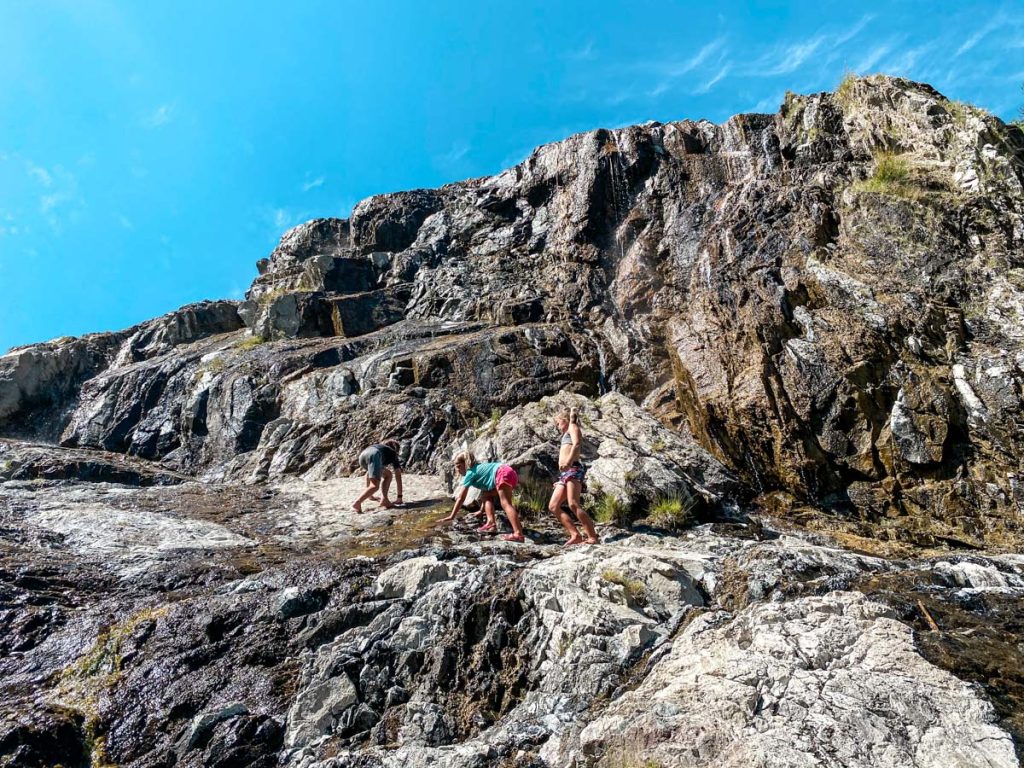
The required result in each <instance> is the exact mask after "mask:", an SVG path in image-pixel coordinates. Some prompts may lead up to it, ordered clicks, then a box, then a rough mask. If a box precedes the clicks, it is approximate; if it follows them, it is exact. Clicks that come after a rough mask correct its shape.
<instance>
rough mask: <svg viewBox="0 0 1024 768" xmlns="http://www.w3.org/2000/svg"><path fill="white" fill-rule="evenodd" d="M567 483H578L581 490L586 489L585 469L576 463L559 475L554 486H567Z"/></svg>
mask: <svg viewBox="0 0 1024 768" xmlns="http://www.w3.org/2000/svg"><path fill="white" fill-rule="evenodd" d="M569 483H579V484H580V487H581V488H586V487H587V468H586V467H585V466H583V465H582V464H581V463H580V462H578V461H577V462H576V463H575V464H573V465H572V466H571V467H569V468H568V469H567V470H565V472H562V473H561V474H559V475H558V479H557V480H556V481H555V485H568V484H569Z"/></svg>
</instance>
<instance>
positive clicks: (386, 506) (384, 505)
mask: <svg viewBox="0 0 1024 768" xmlns="http://www.w3.org/2000/svg"><path fill="white" fill-rule="evenodd" d="M380 506H381V508H383V509H394V508H395V505H394V504H392V503H391V502H390V501H382V502H381V503H380Z"/></svg>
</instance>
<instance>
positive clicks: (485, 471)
mask: <svg viewBox="0 0 1024 768" xmlns="http://www.w3.org/2000/svg"><path fill="white" fill-rule="evenodd" d="M455 471H456V472H458V473H459V474H460V475H462V489H461V490H460V491H459V495H458V496H456V497H455V506H454V507H452V511H451V514H450V515H448V517H446V518H444V520H445V521H448V520H454V519H455V516H456V515H458V514H459V510H460V509H462V505H463V503H465V501H466V494H467V493H469V489H470V488H476V489H478V490H479V491H480V492H481V493H480V503H481V504H482V505H483V508H484V514H486V515H487V522H486V523H484V525H483V526H481V527H480V528H479V529H478V530H479V531H480V532H482V533H493V532H494V531H496V530H497V523H496V522H495V519H494V500H495V499H497V500H498V502H499V503H500V504H501V508H502V509H503V510H505V515H506V516H507V517H508V522H509V524H510V525H511V526H512V533H509V534H507V535H505V536H503V537H502V538H503V539H505V540H506V541H519V542H522V541H525V537H524V536H523V528H522V526H521V525H520V523H519V512H518V511H517V510H516V507H515V504H513V503H512V491H513V490H514V489H515V487H516V485H518V484H519V475H517V474H516V471H515V470H514V469H512V467H510V466H509V465H508V464H499V463H497V462H484V463H481V462H478V461H477V460H476V457H475V456H473V454H472V453H471V452H470V451H460V452H459V453H457V454H455Z"/></svg>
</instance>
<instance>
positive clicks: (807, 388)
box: [0, 77, 1024, 542]
mask: <svg viewBox="0 0 1024 768" xmlns="http://www.w3.org/2000/svg"><path fill="white" fill-rule="evenodd" d="M1022 164H1024V135H1022V133H1021V131H1020V130H1019V129H1016V128H1012V127H1008V126H1006V125H1004V124H1002V123H1001V122H1000V121H999V120H998V119H996V118H993V117H990V116H987V115H985V114H983V113H982V112H981V111H979V110H976V109H974V108H971V107H967V106H964V105H961V104H957V103H953V102H950V101H948V100H946V99H945V98H944V97H942V96H941V95H940V94H938V93H937V92H935V91H934V90H933V89H931V88H929V87H928V86H926V85H921V84H917V83H912V82H908V81H904V80H899V79H893V78H885V77H872V78H865V79H850V80H848V81H845V82H844V84H843V86H842V87H841V88H840V89H839V90H838V91H837V92H836V93H834V94H817V95H813V96H806V97H805V96H789V97H787V99H786V102H785V103H784V104H783V105H782V108H781V111H780V112H779V113H778V114H776V115H739V116H737V117H734V118H732V119H730V120H729V121H727V122H726V123H724V124H722V125H712V124H710V123H707V122H696V123H694V122H689V121H684V122H679V123H669V124H656V123H649V124H645V125H642V126H635V127H631V128H624V129H619V130H614V131H607V130H597V131H591V132H589V133H585V134H580V135H577V136H573V137H571V138H569V139H566V140H565V141H562V142H558V143H555V144H550V145H546V146H543V147H540V148H539V149H538V150H536V151H535V152H534V153H533V154H532V155H531V156H530V157H529V158H528V159H527V160H526V161H524V162H523V163H521V164H520V165H517V166H516V167H514V168H511V169H509V170H507V171H505V172H503V173H500V174H498V175H497V176H493V177H489V178H483V179H474V180H470V181H466V182H461V183H458V184H451V185H448V186H446V187H442V188H440V189H437V190H419V191H415V192H404V193H398V194H393V195H382V196H378V197H373V198H370V199H368V200H365V201H363V202H362V203H360V204H359V205H358V206H356V208H355V210H354V211H353V213H352V217H351V219H349V220H343V219H324V220H317V221H313V222H309V223H307V224H304V225H302V226H300V227H297V228H296V229H294V230H292V231H290V232H288V233H287V234H286V235H285V236H284V237H283V238H282V240H281V243H280V245H279V246H278V248H277V249H275V251H274V252H273V253H272V254H271V256H270V257H269V259H265V260H262V261H261V262H260V263H259V265H258V266H259V269H260V275H259V277H258V278H257V279H256V281H255V282H254V283H253V285H252V288H251V289H250V290H249V293H248V295H247V300H246V301H245V302H243V303H242V304H241V306H240V307H239V308H238V313H237V314H238V316H240V317H241V318H242V319H243V320H244V322H245V324H246V325H247V326H248V327H249V329H250V330H249V331H248V332H246V331H240V330H236V329H237V328H238V327H239V325H240V324H239V323H238V321H237V319H235V316H234V314H233V312H230V311H228V310H227V308H225V306H224V305H222V304H219V305H214V308H213V309H204V310H202V311H197V310H196V309H194V308H186V309H185V310H182V312H183V313H185V315H186V316H187V317H189V318H191V320H189V321H187V322H182V313H178V314H175V315H171V316H168V317H167V318H162V319H160V320H156V321H152V323H150V324H147V326H143V327H142V328H143V329H146V330H139V329H134V330H133V331H132V332H125V333H123V334H107V335H98V336H94V337H86V338H84V339H82V340H70V341H69V340H62V341H58V342H51V343H50V344H47V345H38V346H35V347H29V348H23V349H21V350H17V351H15V352H12V353H10V354H9V355H7V356H5V357H3V358H0V429H2V430H3V432H4V433H5V434H8V435H13V436H24V435H30V436H32V437H36V438H40V437H41V438H43V439H50V440H58V439H59V441H60V442H61V443H62V444H63V445H66V446H71V447H84V448H96V449H102V450H105V451H114V452H121V453H128V454H131V455H133V456H138V457H141V458H144V459H149V460H157V461H160V462H161V463H162V464H164V465H165V466H167V467H168V468H170V469H173V470H175V471H180V472H185V473H188V474H193V475H204V476H207V477H219V478H230V477H239V478H249V479H260V478H265V477H273V476H280V475H282V474H291V473H306V474H307V475H309V476H319V477H324V476H330V475H333V474H336V473H338V472H345V471H347V470H348V469H349V468H350V466H351V460H352V457H353V456H354V455H355V454H356V453H357V451H358V448H359V447H360V446H361V445H362V444H363V443H365V442H367V441H369V440H371V439H373V438H374V437H376V436H378V435H380V434H382V433H389V434H394V435H395V436H397V437H400V438H402V439H403V440H404V441H405V442H406V444H407V446H408V448H407V451H408V456H407V458H408V459H409V461H410V462H411V463H412V464H413V465H414V466H437V465H438V462H439V457H442V456H443V454H444V452H445V451H446V450H447V449H448V446H449V445H450V444H451V442H452V440H454V439H457V438H458V437H459V436H460V435H462V434H463V433H464V431H465V429H466V428H467V427H471V426H472V425H473V424H474V423H479V421H480V420H486V419H489V418H490V416H491V414H492V413H493V412H495V411H502V412H503V411H505V410H507V409H509V408H512V407H515V406H520V405H526V404H528V403H530V402H535V401H537V400H539V399H540V398H542V397H544V396H547V395H552V394H555V393H557V392H559V391H566V390H567V391H570V392H576V393H579V394H584V395H589V396H593V395H597V394H600V393H601V392H603V391H605V390H607V389H614V390H616V391H619V392H621V393H623V394H625V395H627V396H629V397H631V398H634V399H635V400H636V401H637V402H639V403H641V404H642V405H643V406H644V407H645V408H646V409H647V410H648V411H649V412H651V413H653V414H655V415H656V416H658V417H659V418H661V419H662V420H664V421H665V422H666V423H670V424H672V425H674V426H676V427H677V428H678V429H679V430H680V431H681V432H684V433H685V432H688V433H691V434H692V435H693V436H694V437H695V438H696V440H697V441H698V442H699V443H700V444H701V445H702V446H703V448H704V449H705V450H706V451H707V452H709V453H710V455H712V456H714V457H716V458H717V459H718V460H719V461H720V462H722V463H724V464H725V465H726V466H727V467H728V468H729V469H730V470H731V471H732V472H734V473H735V474H736V475H737V476H738V477H740V478H741V479H742V480H743V481H744V482H745V483H746V484H747V486H748V488H750V489H751V492H752V493H755V494H756V493H763V492H781V495H780V493H776V494H775V495H774V496H773V497H772V501H773V503H774V504H776V505H779V504H781V505H782V507H783V508H788V507H791V506H793V505H794V504H800V503H803V502H806V501H811V502H813V503H816V504H824V505H826V506H827V507H830V508H833V509H836V510H839V511H845V512H850V511H856V512H857V513H859V516H860V517H861V518H863V519H865V520H868V521H872V522H874V523H878V524H881V525H883V526H888V527H892V528H893V529H894V530H897V531H898V532H899V535H905V534H906V532H907V531H910V532H911V533H910V534H907V535H912V536H918V537H923V539H924V540H938V539H936V538H935V537H945V538H947V539H957V540H961V541H967V542H978V541H980V540H985V539H989V540H992V541H998V540H1002V539H1012V538H1013V537H1014V536H1016V534H1017V533H1018V530H1017V523H1016V522H1015V520H1016V518H1017V517H1018V511H1019V508H1020V504H1021V494H1022V493H1024V492H1022V491H1021V489H1020V483H1019V479H1018V474H1019V471H1020V460H1021V454H1020V451H1021V448H1020V446H1021V440H1020V437H1021V434H1020V421H1019V415H1018V414H1019V410H1020V404H1021V391H1022V390H1021V382H1022V375H1021V366H1022V355H1024V347H1022V342H1024V333H1022V331H1021V328H1022V327H1024V326H1022V321H1024V296H1022V291H1021V287H1022V285H1024V283H1022V277H1024V273H1022V272H1021V267H1022V261H1021V259H1022V256H1021V254H1022V245H1024V223H1022V221H1024V220H1022V214H1024V191H1022V190H1024V186H1022V178H1024V172H1022ZM214 310H216V311H214ZM231 332H234V335H225V334H229V333H231ZM140 334H142V335H143V336H144V338H140ZM146 334H149V335H148V336H147V335H146ZM150 336H151V337H152V339H150ZM158 337H159V338H158Z"/></svg>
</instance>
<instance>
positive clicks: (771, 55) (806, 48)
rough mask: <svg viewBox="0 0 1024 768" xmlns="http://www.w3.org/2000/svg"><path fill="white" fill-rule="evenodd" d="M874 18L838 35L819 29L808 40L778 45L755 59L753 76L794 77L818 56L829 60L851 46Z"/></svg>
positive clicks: (866, 16) (865, 17) (871, 17)
mask: <svg viewBox="0 0 1024 768" xmlns="http://www.w3.org/2000/svg"><path fill="white" fill-rule="evenodd" d="M873 18H874V16H872V15H871V14H867V15H865V16H862V17H861V19H860V20H859V21H858V22H857V23H856V24H854V25H853V26H852V27H850V28H849V29H848V30H846V31H844V32H840V33H838V34H836V33H833V32H825V31H824V30H819V31H818V32H817V33H816V34H814V35H812V36H811V37H809V38H807V39H806V40H800V41H798V42H793V43H780V44H778V45H775V46H773V47H772V48H770V49H769V50H768V51H767V52H765V53H764V54H763V55H762V56H760V57H759V58H758V59H756V60H755V62H754V64H753V66H752V67H751V69H750V74H752V75H760V76H762V77H774V76H776V75H789V74H792V73H793V72H796V71H797V70H798V69H800V68H802V67H803V66H804V65H805V64H807V63H808V62H810V61H811V60H812V59H813V58H814V57H816V56H819V55H820V56H823V57H826V58H827V57H828V56H829V55H831V54H832V53H833V52H834V50H835V48H837V47H838V46H841V45H844V44H845V43H848V42H849V41H850V40H852V39H853V38H855V37H856V36H857V35H859V34H860V33H861V32H862V31H864V28H865V27H867V26H868V24H870V23H871V20H872V19H873Z"/></svg>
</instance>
